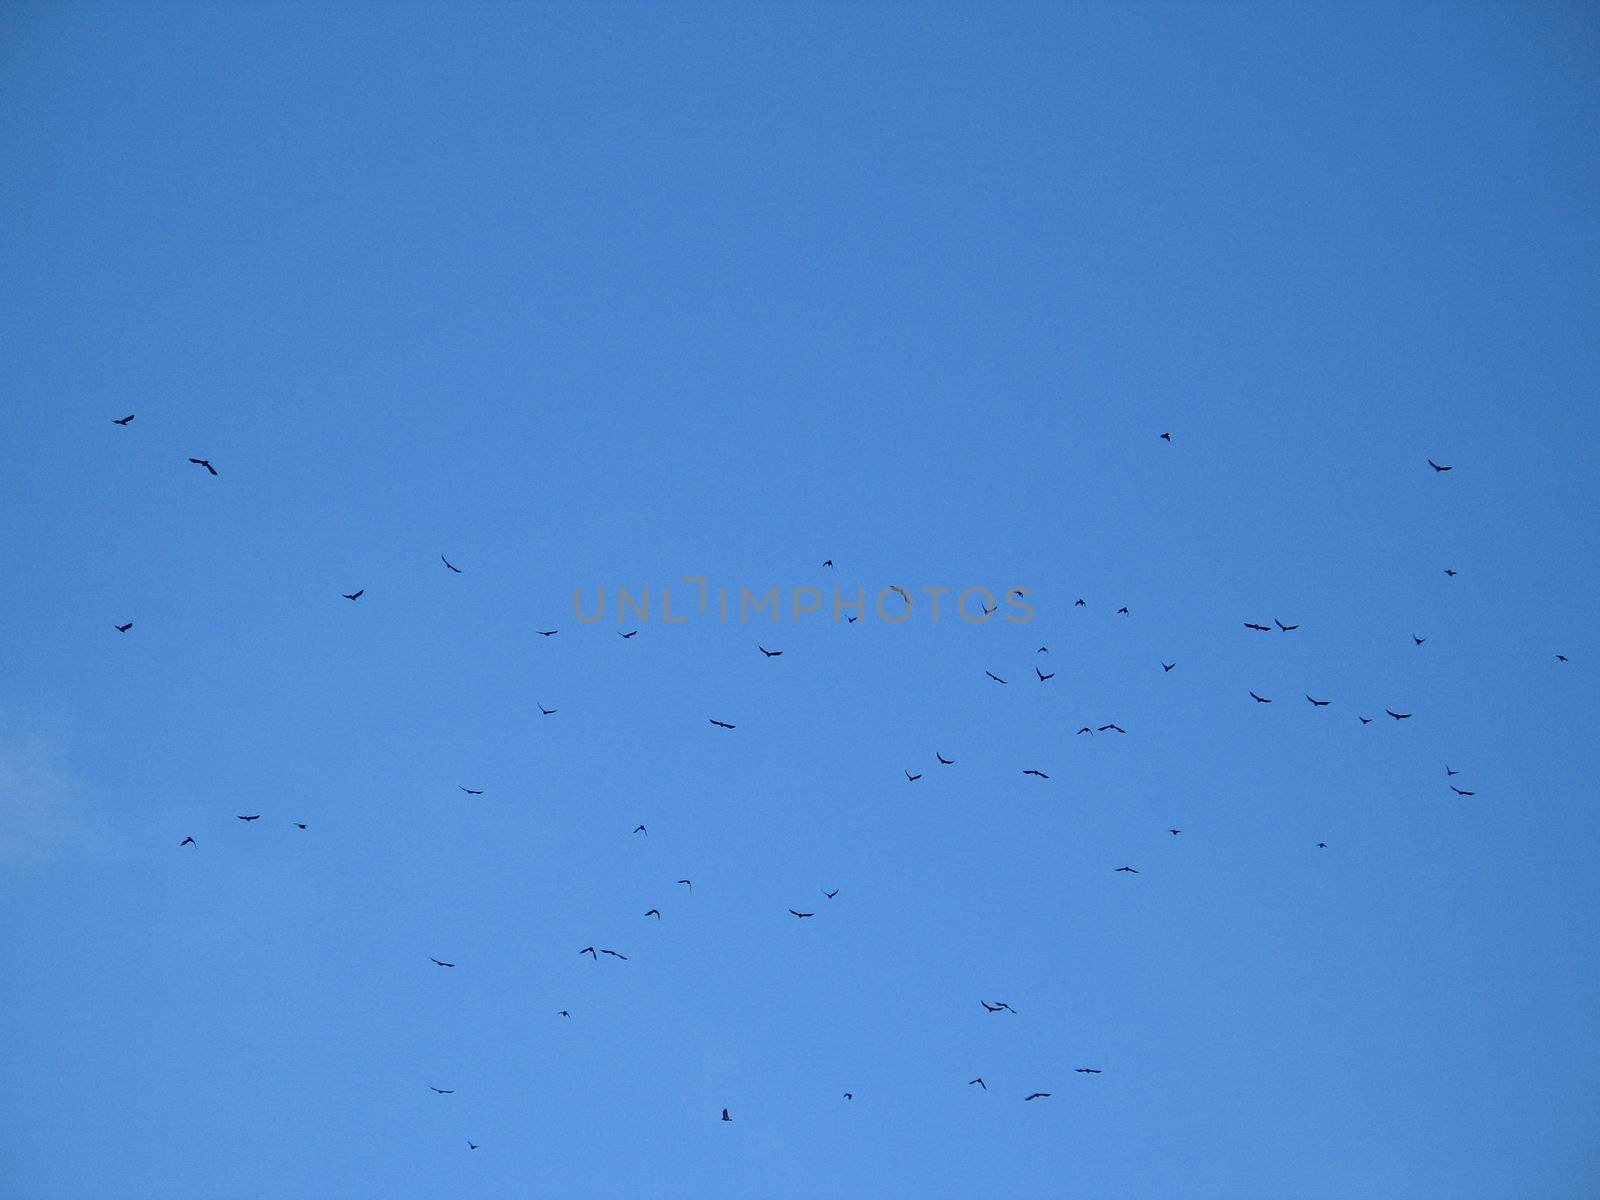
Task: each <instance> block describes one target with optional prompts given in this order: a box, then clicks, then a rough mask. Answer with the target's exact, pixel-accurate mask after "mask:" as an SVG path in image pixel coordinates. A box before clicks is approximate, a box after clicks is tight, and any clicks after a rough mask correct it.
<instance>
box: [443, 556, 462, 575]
mask: <svg viewBox="0 0 1600 1200" xmlns="http://www.w3.org/2000/svg"><path fill="white" fill-rule="evenodd" d="M439 561H440V562H442V563H443V564H444V565H445V566H447V567H449V568H450V569H451V570H452V571H454V572H455V573H456V574H457V575H459V574H461V568H460V567H458V566H456V565H455V563H453V562H451V561H450V560H449V559H448V558H446V557H445V556H444V555H442V554H441V555H439Z"/></svg>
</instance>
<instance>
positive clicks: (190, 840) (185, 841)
mask: <svg viewBox="0 0 1600 1200" xmlns="http://www.w3.org/2000/svg"><path fill="white" fill-rule="evenodd" d="M198 844H199V843H198V842H196V841H195V840H194V839H193V838H192V837H186V838H184V839H183V841H181V842H179V843H178V849H179V850H182V849H183V848H184V847H185V846H195V845H198Z"/></svg>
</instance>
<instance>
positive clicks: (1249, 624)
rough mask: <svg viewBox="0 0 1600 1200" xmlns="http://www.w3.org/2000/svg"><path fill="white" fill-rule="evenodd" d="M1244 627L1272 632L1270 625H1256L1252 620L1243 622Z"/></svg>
mask: <svg viewBox="0 0 1600 1200" xmlns="http://www.w3.org/2000/svg"><path fill="white" fill-rule="evenodd" d="M1244 627H1245V628H1246V629H1254V630H1256V631H1257V632H1259V633H1271V632H1272V626H1271V625H1257V624H1256V623H1255V622H1254V621H1246V622H1245V623H1244Z"/></svg>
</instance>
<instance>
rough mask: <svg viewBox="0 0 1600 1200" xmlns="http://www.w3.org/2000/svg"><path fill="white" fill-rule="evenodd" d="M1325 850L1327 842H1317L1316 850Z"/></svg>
mask: <svg viewBox="0 0 1600 1200" xmlns="http://www.w3.org/2000/svg"><path fill="white" fill-rule="evenodd" d="M1327 848H1328V843H1327V842H1318V843H1317V849H1318V850H1326V849H1327Z"/></svg>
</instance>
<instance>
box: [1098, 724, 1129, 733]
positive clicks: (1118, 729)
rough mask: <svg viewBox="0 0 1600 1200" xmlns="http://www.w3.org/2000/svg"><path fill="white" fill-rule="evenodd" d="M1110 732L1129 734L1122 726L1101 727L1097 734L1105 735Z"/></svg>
mask: <svg viewBox="0 0 1600 1200" xmlns="http://www.w3.org/2000/svg"><path fill="white" fill-rule="evenodd" d="M1108 730H1109V731H1111V732H1113V733H1127V732H1128V731H1127V730H1126V729H1124V728H1123V727H1122V726H1121V725H1102V726H1100V728H1099V730H1097V732H1099V733H1105V732H1107V731H1108Z"/></svg>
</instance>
